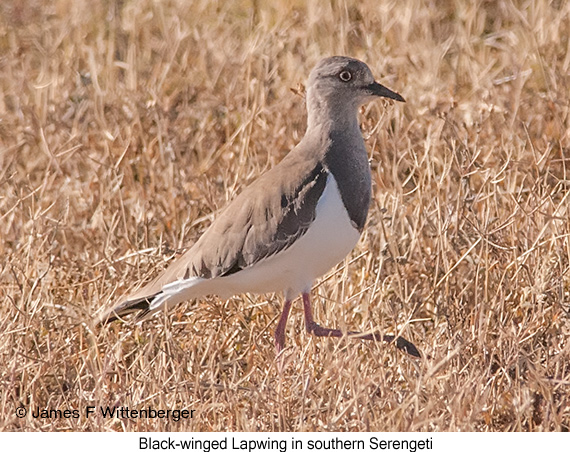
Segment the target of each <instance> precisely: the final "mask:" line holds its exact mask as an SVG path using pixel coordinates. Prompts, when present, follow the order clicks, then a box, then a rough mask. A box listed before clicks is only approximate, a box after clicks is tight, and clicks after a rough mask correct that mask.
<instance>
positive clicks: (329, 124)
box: [307, 93, 360, 136]
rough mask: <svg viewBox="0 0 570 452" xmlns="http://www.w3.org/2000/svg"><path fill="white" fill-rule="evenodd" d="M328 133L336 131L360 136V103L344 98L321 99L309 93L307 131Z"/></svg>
mask: <svg viewBox="0 0 570 452" xmlns="http://www.w3.org/2000/svg"><path fill="white" fill-rule="evenodd" d="M309 131H311V133H320V134H324V135H328V134H330V133H334V132H342V133H349V134H351V135H359V136H360V127H359V125H358V105H353V104H352V103H350V102H344V100H343V99H341V98H337V99H326V100H325V99H321V98H319V97H318V96H316V95H314V94H312V93H309V94H308V95H307V132H309Z"/></svg>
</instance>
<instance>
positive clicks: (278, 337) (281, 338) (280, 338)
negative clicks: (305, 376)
mask: <svg viewBox="0 0 570 452" xmlns="http://www.w3.org/2000/svg"><path fill="white" fill-rule="evenodd" d="M292 303H293V300H285V306H283V312H282V313H281V317H280V318H279V323H278V324H277V328H275V348H276V349H277V354H278V355H279V353H281V350H283V348H284V347H285V327H286V326H287V318H288V317H289V312H290V311H291V304H292Z"/></svg>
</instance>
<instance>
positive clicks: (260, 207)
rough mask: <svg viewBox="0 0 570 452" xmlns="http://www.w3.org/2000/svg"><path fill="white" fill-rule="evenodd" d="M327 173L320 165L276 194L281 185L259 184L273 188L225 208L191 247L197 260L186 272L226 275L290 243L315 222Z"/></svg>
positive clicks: (212, 275)
mask: <svg viewBox="0 0 570 452" xmlns="http://www.w3.org/2000/svg"><path fill="white" fill-rule="evenodd" d="M327 176H328V171H327V170H326V169H325V168H324V167H323V165H322V164H321V163H318V164H317V165H316V166H315V168H314V170H313V171H311V173H310V174H309V175H307V177H306V178H305V179H304V180H302V181H301V183H300V184H298V185H297V186H296V187H295V188H294V190H292V191H287V190H284V191H283V193H282V194H281V196H279V195H276V194H275V192H277V190H279V189H280V188H283V187H264V186H263V185H264V184H260V187H261V188H262V189H264V190H269V193H268V192H266V191H263V192H262V193H263V194H264V195H265V196H261V197H260V196H255V197H246V196H241V197H238V198H236V200H235V201H234V202H233V203H232V207H233V208H231V209H228V210H227V211H225V212H224V213H223V215H222V216H220V218H218V219H217V220H216V222H215V224H212V227H211V228H210V229H209V230H208V231H207V232H206V233H205V234H204V235H203V236H202V237H201V238H200V240H199V241H198V242H197V243H196V245H195V247H193V248H192V249H191V250H190V251H189V254H190V253H191V255H192V256H193V259H192V260H191V261H190V262H189V263H188V264H189V265H188V266H187V268H188V273H189V274H192V275H195V276H201V277H203V278H213V277H220V276H228V275H231V274H234V273H237V272H239V271H240V270H242V269H244V268H248V267H250V266H251V265H253V264H255V263H257V262H259V261H261V260H263V259H265V258H267V257H269V256H272V255H274V254H275V253H277V252H279V251H282V250H284V249H287V248H288V247H290V246H291V245H292V244H293V243H294V242H295V241H296V240H297V239H298V238H299V237H301V236H302V235H303V234H305V232H307V230H308V229H309V226H310V225H311V223H312V222H313V221H314V220H315V216H316V207H317V204H318V201H319V199H320V197H321V195H322V193H323V191H324V189H325V185H326V182H327ZM268 181H269V182H271V180H270V179H269V178H268ZM280 191H281V190H279V192H280ZM271 192H273V193H271ZM259 193H260V191H257V192H256V194H257V195H259ZM240 198H241V199H240ZM260 198H261V199H260ZM267 198H274V200H273V202H271V201H269V200H268V199H267ZM264 200H265V202H263V201H264ZM275 200H277V201H278V203H277V202H275Z"/></svg>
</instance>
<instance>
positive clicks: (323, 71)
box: [311, 57, 374, 80]
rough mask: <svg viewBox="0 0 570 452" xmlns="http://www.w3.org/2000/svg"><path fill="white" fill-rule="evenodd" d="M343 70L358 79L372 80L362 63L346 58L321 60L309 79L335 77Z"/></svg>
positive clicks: (368, 70)
mask: <svg viewBox="0 0 570 452" xmlns="http://www.w3.org/2000/svg"><path fill="white" fill-rule="evenodd" d="M343 70H348V71H350V72H351V73H352V74H353V76H355V77H356V78H360V79H372V80H373V79H374V77H373V76H372V72H371V71H370V68H369V67H368V66H367V65H366V64H365V63H363V62H362V61H359V60H355V59H354V58H347V57H330V58H325V59H324V60H321V61H320V62H319V63H318V64H317V66H316V67H315V69H313V71H312V73H311V76H312V77H311V78H317V77H318V78H321V77H328V76H336V75H338V74H339V73H340V72H342V71H343Z"/></svg>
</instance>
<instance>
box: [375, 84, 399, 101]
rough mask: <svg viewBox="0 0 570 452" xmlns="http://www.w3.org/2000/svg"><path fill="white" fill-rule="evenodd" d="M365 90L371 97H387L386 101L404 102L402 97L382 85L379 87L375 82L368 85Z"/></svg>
mask: <svg viewBox="0 0 570 452" xmlns="http://www.w3.org/2000/svg"><path fill="white" fill-rule="evenodd" d="M366 90H367V91H368V92H369V93H370V94H372V95H373V96H378V97H387V98H388V99H394V100H397V101H398V102H406V101H405V99H404V98H403V97H402V96H400V95H399V94H398V93H396V92H394V91H392V90H390V89H388V88H386V87H385V86H384V85H381V84H380V83H377V82H374V83H371V84H370V85H368V86H367V87H366Z"/></svg>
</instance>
